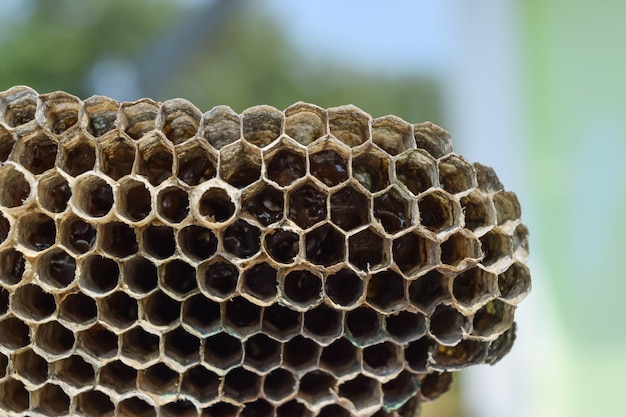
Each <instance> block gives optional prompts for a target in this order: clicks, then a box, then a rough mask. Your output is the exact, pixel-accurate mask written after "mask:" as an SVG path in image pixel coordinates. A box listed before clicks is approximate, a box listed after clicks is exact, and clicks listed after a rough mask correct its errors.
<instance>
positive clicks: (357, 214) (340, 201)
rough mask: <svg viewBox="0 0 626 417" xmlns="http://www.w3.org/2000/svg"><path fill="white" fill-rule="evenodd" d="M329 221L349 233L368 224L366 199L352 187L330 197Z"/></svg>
mask: <svg viewBox="0 0 626 417" xmlns="http://www.w3.org/2000/svg"><path fill="white" fill-rule="evenodd" d="M330 219H331V220H332V222H333V223H334V224H336V225H337V226H339V227H341V228H342V229H343V230H346V231H349V230H352V229H354V228H357V227H359V226H363V225H364V224H367V223H368V222H369V202H368V200H367V197H366V196H365V195H363V194H362V193H361V192H359V191H358V190H357V189H356V188H354V187H353V186H352V185H348V186H347V187H344V188H342V189H341V190H339V191H336V192H334V193H333V194H332V195H331V196H330Z"/></svg>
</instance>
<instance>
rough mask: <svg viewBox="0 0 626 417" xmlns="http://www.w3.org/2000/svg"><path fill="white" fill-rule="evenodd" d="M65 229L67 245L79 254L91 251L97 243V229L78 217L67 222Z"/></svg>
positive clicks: (64, 225)
mask: <svg viewBox="0 0 626 417" xmlns="http://www.w3.org/2000/svg"><path fill="white" fill-rule="evenodd" d="M63 229H64V236H65V239H66V244H67V245H68V246H69V248H70V249H72V250H74V251H75V252H77V253H85V252H87V251H89V250H90V249H91V248H92V247H93V245H94V243H95V242H96V228H95V227H94V226H93V225H91V224H89V223H87V222H85V221H84V220H81V219H79V218H78V217H73V218H71V219H70V220H67V221H66V222H65V223H64V224H63Z"/></svg>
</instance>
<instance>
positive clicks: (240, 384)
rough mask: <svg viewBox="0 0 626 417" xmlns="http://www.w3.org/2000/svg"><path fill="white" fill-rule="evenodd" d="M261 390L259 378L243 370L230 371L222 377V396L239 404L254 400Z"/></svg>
mask: <svg viewBox="0 0 626 417" xmlns="http://www.w3.org/2000/svg"><path fill="white" fill-rule="evenodd" d="M260 390H261V377H260V376H259V375H257V374H255V373H254V372H252V371H248V370H246V369H244V368H235V369H232V370H230V371H229V372H228V373H227V374H226V376H225V377H224V396H226V397H228V398H231V399H233V400H235V401H237V402H239V403H241V402H247V401H250V400H252V399H253V398H256V397H257V396H258V394H259V391H260Z"/></svg>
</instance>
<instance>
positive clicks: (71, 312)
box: [59, 292, 98, 325]
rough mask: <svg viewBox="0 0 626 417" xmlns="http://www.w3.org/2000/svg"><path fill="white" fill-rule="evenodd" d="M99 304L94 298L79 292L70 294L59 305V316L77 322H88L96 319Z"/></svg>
mask: <svg viewBox="0 0 626 417" xmlns="http://www.w3.org/2000/svg"><path fill="white" fill-rule="evenodd" d="M97 315H98V306H96V302H95V301H94V299H93V298H91V297H89V296H87V295H85V294H83V293H82V292H77V293H73V294H70V295H68V296H67V297H65V298H64V299H63V301H62V302H61V305H60V306H59V317H60V318H62V319H63V320H67V321H70V322H72V323H76V324H81V325H84V324H87V323H90V322H92V321H95V319H96V317H97Z"/></svg>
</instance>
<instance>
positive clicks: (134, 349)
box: [120, 327, 159, 362]
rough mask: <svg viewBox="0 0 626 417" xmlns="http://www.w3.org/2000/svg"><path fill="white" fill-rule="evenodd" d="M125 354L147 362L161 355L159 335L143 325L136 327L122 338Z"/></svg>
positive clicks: (123, 353)
mask: <svg viewBox="0 0 626 417" xmlns="http://www.w3.org/2000/svg"><path fill="white" fill-rule="evenodd" d="M120 339H121V342H122V349H121V353H122V355H123V356H125V357H127V358H130V359H134V360H137V361H141V362H146V361H148V360H150V359H153V358H156V357H157V356H158V355H159V336H157V335H155V334H152V333H148V332H147V331H145V330H144V329H142V328H141V327H134V328H132V329H130V330H128V331H127V332H125V333H124V334H122V337H121V338H120Z"/></svg>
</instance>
